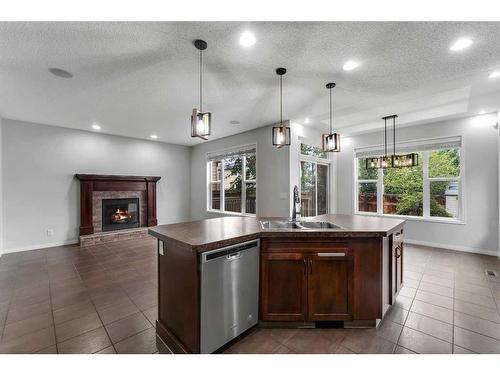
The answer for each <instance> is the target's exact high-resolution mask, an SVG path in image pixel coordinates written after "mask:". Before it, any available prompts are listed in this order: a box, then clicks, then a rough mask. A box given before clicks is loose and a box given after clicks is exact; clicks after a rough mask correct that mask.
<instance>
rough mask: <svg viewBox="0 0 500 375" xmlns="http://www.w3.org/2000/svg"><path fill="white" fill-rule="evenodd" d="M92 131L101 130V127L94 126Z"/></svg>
mask: <svg viewBox="0 0 500 375" xmlns="http://www.w3.org/2000/svg"><path fill="white" fill-rule="evenodd" d="M92 129H94V130H101V127H100V126H99V125H97V124H92Z"/></svg>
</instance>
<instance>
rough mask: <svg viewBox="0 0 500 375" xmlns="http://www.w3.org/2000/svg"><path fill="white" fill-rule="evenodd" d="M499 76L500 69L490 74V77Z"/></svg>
mask: <svg viewBox="0 0 500 375" xmlns="http://www.w3.org/2000/svg"><path fill="white" fill-rule="evenodd" d="M498 77H500V70H495V71H494V72H492V73H491V74H490V75H489V76H488V78H498Z"/></svg>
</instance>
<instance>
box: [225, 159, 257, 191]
mask: <svg viewBox="0 0 500 375" xmlns="http://www.w3.org/2000/svg"><path fill="white" fill-rule="evenodd" d="M256 164H257V163H256V157H255V155H247V170H246V179H247V180H255V178H256V176H257V170H256V168H257V165H256ZM224 167H225V171H224V176H225V177H229V176H234V179H233V180H232V181H231V182H230V183H229V189H228V190H227V191H228V192H240V191H241V183H242V180H241V177H242V169H243V158H242V157H238V156H233V157H230V158H227V159H225V160H224Z"/></svg>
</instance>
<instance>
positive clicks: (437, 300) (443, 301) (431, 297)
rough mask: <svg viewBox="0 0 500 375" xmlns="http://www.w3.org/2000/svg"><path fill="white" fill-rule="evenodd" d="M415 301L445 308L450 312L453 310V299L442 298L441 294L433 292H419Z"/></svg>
mask: <svg viewBox="0 0 500 375" xmlns="http://www.w3.org/2000/svg"><path fill="white" fill-rule="evenodd" d="M415 299H416V300H419V301H423V302H427V303H431V304H433V305H436V306H441V307H445V308H447V309H450V310H451V309H453V298H450V297H445V296H441V295H439V294H435V293H431V292H426V291H424V290H419V291H418V292H417V293H416V295H415Z"/></svg>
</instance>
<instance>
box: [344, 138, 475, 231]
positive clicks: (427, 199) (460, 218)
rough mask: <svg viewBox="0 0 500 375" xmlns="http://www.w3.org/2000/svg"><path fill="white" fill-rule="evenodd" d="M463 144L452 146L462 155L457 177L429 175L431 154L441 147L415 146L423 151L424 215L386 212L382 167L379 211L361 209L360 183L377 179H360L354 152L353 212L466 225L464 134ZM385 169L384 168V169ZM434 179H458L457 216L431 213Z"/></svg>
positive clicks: (378, 175)
mask: <svg viewBox="0 0 500 375" xmlns="http://www.w3.org/2000/svg"><path fill="white" fill-rule="evenodd" d="M461 139H462V141H461V145H460V147H450V149H451V148H456V149H458V152H459V155H460V166H459V169H460V175H459V176H457V177H429V154H430V153H431V152H432V151H438V150H439V149H429V150H419V149H418V145H417V146H416V147H415V152H421V153H422V160H421V162H422V195H423V213H422V216H410V215H396V214H385V213H383V210H384V207H383V205H384V174H383V173H380V171H381V170H382V169H381V168H379V169H378V173H377V212H366V211H359V200H358V198H359V184H360V183H362V182H374V181H375V180H364V179H361V180H359V179H358V172H359V171H358V167H359V159H363V158H362V157H361V158H359V157H357V156H356V153H354V157H353V160H354V194H353V196H354V206H353V212H354V214H355V215H365V216H382V217H389V218H391V217H392V218H397V219H403V220H410V221H428V222H439V223H447V224H460V225H465V224H466V221H465V218H466V215H465V212H466V211H465V206H466V205H465V197H466V189H465V152H464V149H465V141H464V138H463V136H462V137H461ZM382 171H383V170H382ZM432 181H458V189H459V194H458V215H457V217H456V218H447V217H439V216H431V215H430V203H431V196H430V183H431V182H432Z"/></svg>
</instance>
